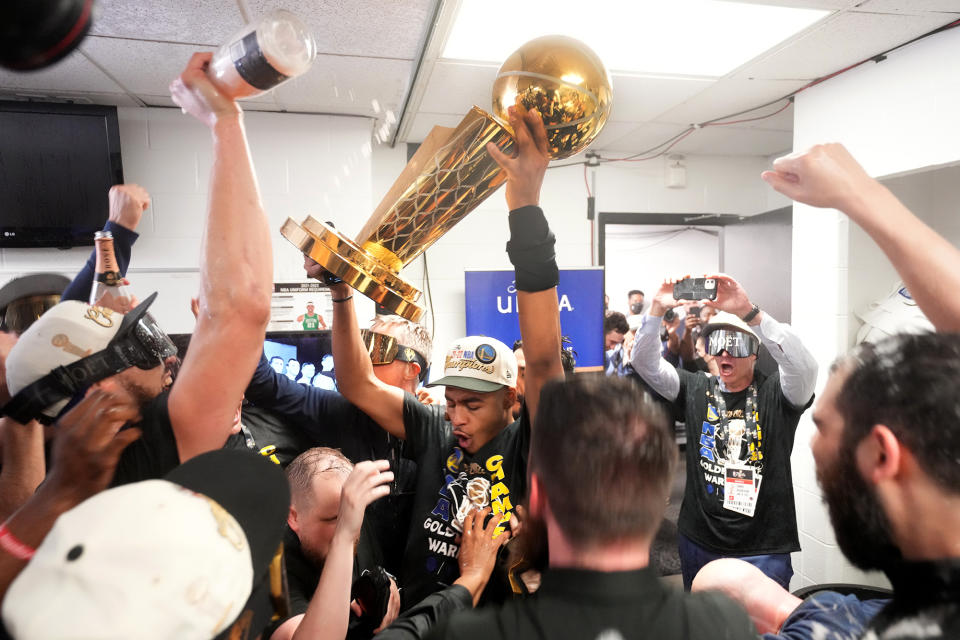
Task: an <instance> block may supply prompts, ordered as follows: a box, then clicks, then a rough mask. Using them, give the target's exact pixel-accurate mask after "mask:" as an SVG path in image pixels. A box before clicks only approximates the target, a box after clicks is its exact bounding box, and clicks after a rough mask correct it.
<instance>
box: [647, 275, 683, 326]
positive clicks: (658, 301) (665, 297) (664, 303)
mask: <svg viewBox="0 0 960 640" xmlns="http://www.w3.org/2000/svg"><path fill="white" fill-rule="evenodd" d="M676 282H677V281H676V280H673V279H669V280H664V281H663V284H661V285H660V288H659V289H657V292H656V293H655V294H653V299H652V301H651V303H650V311H649V312H648V313H649V314H650V315H651V316H657V317H663V314H665V313H666V312H667V310H668V309H673V308H674V307H676V306H677V305H679V304H680V301H679V300H677V299H676V298H674V297H673V285H674V283H676Z"/></svg>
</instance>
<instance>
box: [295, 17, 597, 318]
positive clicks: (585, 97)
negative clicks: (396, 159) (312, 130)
mask: <svg viewBox="0 0 960 640" xmlns="http://www.w3.org/2000/svg"><path fill="white" fill-rule="evenodd" d="M610 104H611V93H610V77H609V76H608V74H607V71H606V69H605V68H604V66H603V63H602V62H600V59H599V58H598V57H597V56H596V54H594V53H593V51H591V50H590V49H589V48H588V47H587V46H586V45H584V44H583V43H581V42H578V41H577V40H574V39H572V38H567V37H565V36H545V37H542V38H537V39H536V40H532V41H530V42H528V43H526V44H525V45H523V46H522V47H520V48H519V49H518V50H517V51H515V52H514V53H513V54H512V55H511V56H510V57H509V58H507V61H506V62H504V63H503V66H501V67H500V71H499V72H498V73H497V79H496V82H495V83H494V85H493V110H494V115H490V114H489V113H486V112H485V111H483V110H481V109H479V108H477V107H473V109H471V111H470V113H468V114H467V116H466V117H465V118H464V119H463V121H461V122H460V124H459V125H458V126H457V127H456V128H454V129H450V128H447V127H434V128H433V129H432V130H431V131H430V134H429V135H428V136H427V139H426V140H424V142H423V144H422V145H421V146H420V149H418V150H417V152H416V154H414V156H413V158H411V159H410V162H409V163H407V166H406V167H405V168H404V170H403V172H402V173H401V174H400V177H399V178H398V179H397V181H396V182H395V183H394V184H393V187H392V188H391V189H390V191H389V192H388V193H387V195H386V196H385V197H384V199H383V201H381V203H380V205H379V206H378V207H377V209H376V211H374V213H373V215H372V216H371V217H370V219H369V220H368V221H367V223H366V225H364V227H363V229H362V230H361V232H360V234H359V236H358V238H357V241H356V242H354V241H352V240H350V239H348V238H345V237H343V236H342V235H341V234H340V233H338V232H337V231H336V230H335V229H334V228H333V227H331V226H330V225H327V224H324V223H323V222H320V221H318V220H316V219H314V218H312V217H307V218H306V220H304V221H303V223H302V224H297V223H296V222H295V221H294V220H292V219H290V218H288V219H287V221H286V223H284V225H283V227H282V228H281V230H280V233H281V234H283V236H284V237H285V238H286V239H287V240H289V241H290V242H292V243H293V244H294V245H296V247H297V248H298V249H300V250H301V251H302V252H303V253H304V254H306V255H308V256H310V257H311V258H313V259H314V260H315V261H316V262H318V263H319V264H320V265H321V266H322V267H324V268H325V269H326V270H327V271H330V272H331V273H333V274H334V275H336V276H337V277H339V278H341V279H342V280H343V281H344V282H346V283H347V284H349V285H350V286H351V287H353V288H354V289H356V290H357V291H359V292H361V293H363V294H364V295H366V296H368V297H369V298H372V299H373V300H374V301H376V302H378V303H380V304H382V305H383V306H384V307H386V308H387V309H389V310H390V311H392V312H393V313H396V314H398V315H400V316H403V317H404V318H407V319H408V320H413V321H416V320H418V319H419V318H420V316H421V315H422V314H423V308H422V307H420V306H418V305H417V301H418V300H419V298H420V295H421V292H420V291H419V290H418V289H417V288H416V287H414V286H413V285H412V284H410V283H409V282H407V281H406V280H404V279H403V278H402V277H400V271H401V270H402V269H403V268H404V267H405V266H406V265H407V264H409V263H410V262H411V261H412V260H413V259H414V258H416V257H417V256H419V255H420V254H421V253H423V252H424V251H426V250H427V247H429V246H430V245H431V244H433V243H434V242H436V241H437V240H438V239H439V238H440V237H441V236H442V235H443V234H445V233H446V232H447V231H449V230H450V229H451V228H452V227H453V226H454V225H455V224H456V223H457V222H459V221H460V220H461V219H462V218H463V217H464V216H465V215H467V214H468V213H470V212H471V211H472V210H473V209H474V208H476V207H477V205H479V204H480V203H481V202H482V201H483V200H484V199H486V198H487V196H489V195H490V194H492V193H493V192H494V191H496V190H497V188H498V187H499V186H500V185H501V184H503V182H504V181H505V180H506V175H505V174H504V172H502V171H501V170H500V167H499V166H498V165H497V163H496V162H495V161H494V160H493V158H492V157H491V156H490V154H489V153H487V151H486V148H485V147H486V145H487V143H488V142H493V143H494V144H495V145H497V147H498V148H499V149H500V150H502V151H504V152H505V153H507V154H508V155H509V154H510V153H511V152H512V150H513V145H514V138H513V131H511V129H510V126H509V125H508V124H507V108H508V107H510V106H511V105H517V106H518V107H521V108H523V109H530V108H536V109H537V110H538V111H539V112H540V115H541V116H542V117H543V123H544V125H545V127H546V131H547V142H548V145H549V147H550V157H551V158H552V159H554V160H556V159H560V158H566V157H569V156H571V155H573V154H575V153H578V152H580V151H582V150H583V149H585V148H586V147H587V145H589V144H590V142H591V141H593V139H594V138H596V136H597V134H598V133H599V132H600V129H601V128H602V127H603V124H604V122H606V120H607V116H608V115H609V114H610Z"/></svg>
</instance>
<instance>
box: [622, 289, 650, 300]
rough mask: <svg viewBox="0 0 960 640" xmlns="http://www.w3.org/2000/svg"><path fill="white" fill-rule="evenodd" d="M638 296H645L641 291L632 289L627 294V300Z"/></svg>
mask: <svg viewBox="0 0 960 640" xmlns="http://www.w3.org/2000/svg"><path fill="white" fill-rule="evenodd" d="M636 295H641V296H643V291H640V289H631V290H630V292H629V293H628V294H627V299H628V300H629V299H630V297H631V296H636ZM643 297H644V298H646V296H643Z"/></svg>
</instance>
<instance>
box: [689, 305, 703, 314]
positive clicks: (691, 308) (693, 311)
mask: <svg viewBox="0 0 960 640" xmlns="http://www.w3.org/2000/svg"><path fill="white" fill-rule="evenodd" d="M687 315H688V316H699V315H700V307H698V306H696V305H691V306H689V307H687Z"/></svg>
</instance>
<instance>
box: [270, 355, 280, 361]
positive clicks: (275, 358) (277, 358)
mask: <svg viewBox="0 0 960 640" xmlns="http://www.w3.org/2000/svg"><path fill="white" fill-rule="evenodd" d="M274 360H279V361H280V362H283V358H281V357H280V356H273V357H272V358H270V362H273V361H274Z"/></svg>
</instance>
